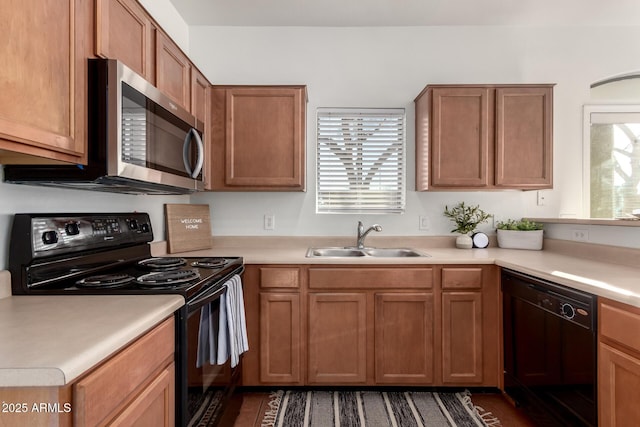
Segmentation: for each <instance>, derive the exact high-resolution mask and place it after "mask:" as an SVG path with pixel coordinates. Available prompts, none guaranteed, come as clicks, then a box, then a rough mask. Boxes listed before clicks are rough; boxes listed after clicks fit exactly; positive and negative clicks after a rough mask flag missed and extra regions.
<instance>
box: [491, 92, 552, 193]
mask: <svg viewBox="0 0 640 427" xmlns="http://www.w3.org/2000/svg"><path fill="white" fill-rule="evenodd" d="M552 90H553V89H552V87H551V86H541V87H513V88H498V89H496V171H495V185H496V186H498V187H506V188H509V187H512V188H523V189H532V188H551V187H552V157H553V153H552V150H553V147H552V140H553V123H552V121H553V113H552V109H553V95H552Z"/></svg>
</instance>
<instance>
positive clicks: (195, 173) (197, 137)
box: [191, 129, 204, 179]
mask: <svg viewBox="0 0 640 427" xmlns="http://www.w3.org/2000/svg"><path fill="white" fill-rule="evenodd" d="M191 133H192V134H193V137H194V138H195V140H196V146H197V147H198V160H197V161H196V167H195V168H194V169H193V172H192V173H191V178H194V179H195V178H197V177H198V175H199V174H200V171H201V170H202V165H203V164H204V144H203V143H202V138H201V137H200V134H199V133H198V132H197V131H196V130H195V129H191Z"/></svg>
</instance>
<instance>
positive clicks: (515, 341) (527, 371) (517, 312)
mask: <svg viewBox="0 0 640 427" xmlns="http://www.w3.org/2000/svg"><path fill="white" fill-rule="evenodd" d="M501 279H502V292H503V316H504V375H505V391H506V392H507V394H508V395H510V396H511V397H512V398H513V399H514V400H515V402H516V404H517V405H518V406H520V407H522V408H523V409H524V410H525V412H526V413H527V414H528V415H529V416H530V417H531V418H532V419H533V420H534V421H535V422H536V425H539V426H549V427H551V426H562V427H566V426H596V425H597V403H596V402H597V399H596V375H597V368H596V348H597V347H596V346H597V335H596V325H597V322H596V320H597V319H596V315H597V310H596V297H595V296H594V295H591V294H588V293H586V292H581V291H577V290H575V289H571V288H568V287H565V286H562V285H559V284H556V283H552V282H549V281H545V280H541V279H538V278H535V277H531V276H527V275H525V274H521V273H518V272H515V271H510V270H506V269H503V270H502V277H501Z"/></svg>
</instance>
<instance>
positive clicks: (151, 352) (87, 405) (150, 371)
mask: <svg viewBox="0 0 640 427" xmlns="http://www.w3.org/2000/svg"><path fill="white" fill-rule="evenodd" d="M174 328H175V327H174V319H173V317H171V318H169V319H167V320H166V321H165V322H164V323H162V324H161V325H160V326H158V327H156V328H155V329H153V330H152V331H151V332H149V333H147V334H146V335H144V336H143V337H141V338H139V339H138V340H137V341H135V342H134V343H133V344H131V345H130V346H129V347H127V348H125V349H124V350H122V351H121V352H120V353H118V354H116V355H115V356H113V357H112V358H111V359H109V360H108V361H107V362H106V363H104V364H103V365H101V366H99V367H98V368H96V369H95V370H94V371H92V372H91V373H90V374H89V375H87V376H86V377H84V378H83V379H81V380H80V381H78V382H77V383H76V384H75V385H74V405H73V407H74V412H75V424H74V425H77V426H93V425H98V424H101V423H103V422H105V421H107V417H108V416H109V415H110V414H111V413H113V412H114V411H115V410H118V409H120V408H121V407H122V406H123V405H124V404H125V403H126V402H127V401H128V400H130V397H131V395H132V393H133V392H134V391H136V389H137V388H138V387H140V386H141V385H143V384H145V383H146V382H147V381H148V380H149V379H150V378H151V376H152V375H155V374H157V373H158V372H159V371H160V370H162V368H164V367H165V366H167V365H168V363H169V362H170V361H171V360H173V353H174V348H175V338H174V330H175V329H174Z"/></svg>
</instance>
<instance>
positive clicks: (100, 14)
mask: <svg viewBox="0 0 640 427" xmlns="http://www.w3.org/2000/svg"><path fill="white" fill-rule="evenodd" d="M154 37H155V26H154V24H153V21H152V20H151V18H150V17H149V15H148V14H147V12H146V11H145V10H144V9H143V8H142V6H140V5H139V4H138V2H136V1H135V0H96V55H97V56H99V57H102V58H112V59H118V60H120V61H122V63H124V64H125V65H126V66H128V67H129V68H131V69H132V70H133V71H135V72H136V73H138V74H140V75H141V76H142V77H144V78H145V80H147V81H149V82H152V83H153V82H155V67H154V55H155V53H156V52H155V50H154V47H153V46H154Z"/></svg>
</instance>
